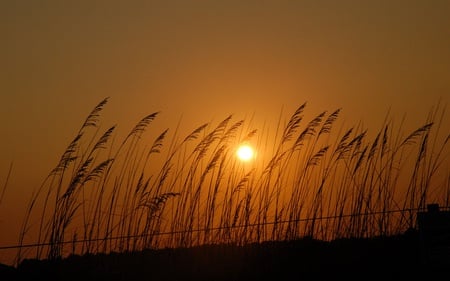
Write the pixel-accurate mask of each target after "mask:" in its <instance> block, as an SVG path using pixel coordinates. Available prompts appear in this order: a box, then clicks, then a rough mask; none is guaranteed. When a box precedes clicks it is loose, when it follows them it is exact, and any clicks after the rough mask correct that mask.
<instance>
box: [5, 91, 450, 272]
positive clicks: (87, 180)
mask: <svg viewBox="0 0 450 281" xmlns="http://www.w3.org/2000/svg"><path fill="white" fill-rule="evenodd" d="M107 103H108V98H106V99H104V100H102V101H101V102H100V103H99V104H98V105H97V106H95V107H94V109H93V110H92V111H91V112H90V114H89V115H88V116H87V118H86V119H85V121H84V122H83V124H82V126H81V127H80V129H79V131H78V132H77V133H76V134H75V137H74V139H73V141H72V142H71V143H69V145H68V146H67V148H66V150H65V151H64V152H63V153H62V156H61V158H60V160H59V162H58V163H57V165H56V166H55V168H54V169H53V170H52V171H51V172H50V173H49V175H48V176H47V177H46V179H45V180H44V181H43V183H42V185H41V186H40V187H39V188H38V189H37V190H35V192H34V193H33V194H32V197H31V199H30V201H29V205H28V207H27V209H26V213H25V216H24V220H23V224H22V227H21V231H20V234H19V245H22V246H24V245H25V244H28V243H30V242H28V241H33V243H35V244H36V245H38V246H37V247H34V248H31V250H30V249H28V250H27V251H24V250H23V249H22V248H19V250H18V253H17V258H16V264H20V262H21V261H23V260H24V258H28V257H32V258H35V259H37V260H41V259H48V260H59V259H60V258H62V257H67V256H68V255H91V254H105V253H127V252H135V251H142V250H146V249H165V248H173V249H177V248H192V247H199V246H202V245H214V244H229V245H230V244H231V245H236V246H245V245H252V243H257V244H258V243H264V242H268V241H284V242H287V241H295V240H299V239H304V238H309V239H314V240H320V241H332V240H338V239H349V238H374V237H388V236H395V235H398V234H401V233H405V232H406V231H407V230H408V229H414V228H416V227H417V225H416V213H417V211H418V210H425V209H426V205H427V204H428V203H429V202H435V203H438V204H440V205H441V206H448V202H449V198H450V180H448V179H449V178H450V174H449V172H448V169H447V168H448V166H445V163H446V162H445V161H448V156H449V139H450V135H446V136H444V138H442V137H441V134H442V132H440V129H441V125H442V122H444V116H445V108H443V107H442V106H441V105H440V104H438V106H437V107H436V108H434V109H432V111H431V112H430V115H429V117H428V119H427V121H426V122H425V123H424V124H422V125H421V126H419V127H418V128H417V129H415V130H413V131H412V132H409V133H407V134H406V135H403V134H404V132H403V131H402V128H401V125H400V126H399V127H396V124H394V122H393V121H391V120H389V119H386V121H385V123H384V124H383V126H382V128H381V129H380V130H379V131H378V132H377V134H376V135H375V137H374V138H373V139H370V138H369V136H368V133H367V130H366V129H365V128H361V127H359V126H354V127H350V128H342V127H341V129H339V130H337V131H336V130H335V127H337V123H338V122H339V114H340V112H341V109H337V110H334V111H332V112H331V113H329V112H328V111H323V112H320V113H319V114H317V115H316V116H315V117H314V118H312V119H311V120H306V121H305V120H304V119H305V117H304V116H305V110H306V109H307V104H306V103H304V104H302V105H300V106H299V107H298V108H297V110H296V111H295V112H294V113H293V114H292V115H291V116H290V117H289V119H288V121H287V122H286V124H282V122H281V118H280V121H279V122H278V127H277V128H276V133H275V135H274V139H270V137H269V136H268V135H263V134H261V135H259V134H258V133H259V132H258V131H257V130H255V129H251V128H250V127H249V126H248V125H247V124H248V123H247V120H237V121H234V120H233V116H232V115H230V116H227V117H226V118H225V119H223V120H222V121H221V122H219V123H218V124H209V123H205V124H202V125H200V126H198V127H197V128H195V129H194V130H193V131H192V132H191V133H190V134H188V135H186V136H184V137H182V138H180V139H179V138H177V137H176V136H177V132H175V134H174V138H173V139H172V140H168V129H166V130H163V131H162V132H161V133H160V134H159V135H158V136H157V137H156V138H155V139H154V140H153V141H150V142H148V141H147V140H145V139H144V138H143V136H144V133H145V132H146V131H147V130H149V127H150V126H151V123H152V121H153V120H155V119H156V118H158V116H159V112H155V113H151V114H149V115H147V116H145V117H144V118H142V119H141V120H140V121H139V122H138V123H137V124H136V125H135V126H134V127H133V128H132V130H131V131H130V132H129V134H128V135H126V137H125V138H124V140H123V141H122V142H120V143H119V146H118V147H117V148H114V147H113V144H114V142H113V140H115V138H114V137H115V126H112V127H110V128H108V129H107V130H106V131H104V132H103V133H102V132H99V128H100V126H99V123H100V117H101V111H102V110H103V108H104V107H105V106H106V104H107ZM263 132H264V131H263ZM248 141H252V142H253V143H255V144H256V145H255V146H256V147H257V149H258V150H259V151H264V152H265V153H264V154H265V155H266V156H265V157H264V158H261V159H258V161H254V163H251V164H249V165H248V166H246V167H244V166H243V164H242V163H240V162H239V161H238V160H237V159H236V157H235V155H234V151H235V148H236V146H237V145H238V144H239V143H243V142H248ZM167 142H169V143H168V144H167ZM149 143H150V144H149ZM158 155H159V156H158ZM267 155H268V156H267ZM156 156H158V157H156ZM161 159H163V160H162V161H161ZM446 169H447V170H446ZM436 178H438V179H439V180H440V179H441V178H445V179H447V180H446V181H444V182H439V184H434V183H435V179H436ZM3 190H5V188H3ZM36 216H37V220H38V223H37V224H36V223H35V220H36ZM24 249H25V248H24Z"/></svg>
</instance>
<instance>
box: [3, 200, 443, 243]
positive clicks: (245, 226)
mask: <svg viewBox="0 0 450 281" xmlns="http://www.w3.org/2000/svg"><path fill="white" fill-rule="evenodd" d="M439 209H440V210H442V211H450V206H444V207H442V206H440V207H439ZM424 211H426V209H417V208H416V209H402V210H390V211H379V212H365V213H359V214H347V215H339V216H338V215H336V216H324V217H316V218H302V219H296V220H282V221H271V222H262V223H252V224H245V225H234V226H220V227H211V228H199V229H192V230H184V231H181V230H180V231H167V232H156V233H148V234H140V235H122V236H111V237H103V238H91V239H73V240H66V241H60V242H57V244H61V245H64V244H72V245H75V244H79V243H86V242H98V241H114V240H123V239H133V238H145V237H149V236H164V235H176V234H183V233H196V232H205V231H220V230H225V229H239V228H249V227H258V226H266V225H275V224H287V223H295V222H306V221H312V220H316V221H317V220H330V219H338V218H349V217H365V216H374V215H380V214H390V213H404V212H424ZM54 244H55V243H54V242H52V243H50V242H46V243H29V244H22V245H6V246H0V250H7V249H19V248H33V247H42V246H51V245H54Z"/></svg>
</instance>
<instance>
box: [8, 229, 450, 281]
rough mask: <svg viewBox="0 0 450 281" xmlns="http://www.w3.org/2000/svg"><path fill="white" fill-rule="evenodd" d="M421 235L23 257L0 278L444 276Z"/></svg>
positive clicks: (443, 265)
mask: <svg viewBox="0 0 450 281" xmlns="http://www.w3.org/2000/svg"><path fill="white" fill-rule="evenodd" d="M426 251H427V250H426V249H424V248H423V243H421V239H420V235H419V233H418V232H417V231H409V232H407V233H405V234H402V235H396V236H390V237H375V238H365V239H337V240H333V241H329V242H326V241H320V240H315V239H308V238H303V239H299V240H295V241H277V242H263V243H254V244H248V245H244V246H236V245H203V246H198V247H192V248H177V249H158V250H156V249H155V250H152V249H148V250H143V251H138V252H126V253H109V254H96V255H92V254H85V255H83V256H79V255H72V256H69V257H67V258H64V259H58V260H35V259H25V260H23V261H22V262H21V263H20V264H19V265H18V266H17V268H12V267H10V268H8V267H3V268H2V269H0V270H1V274H2V275H1V276H0V277H1V278H0V279H1V280H84V281H86V280H196V281H198V280H261V279H264V280H305V279H306V280H308V279H312V278H314V279H316V278H335V277H342V278H346V279H356V278H358V279H359V278H360V280H367V279H371V280H380V279H381V278H383V279H385V278H388V279H390V278H394V279H396V280H408V279H415V278H417V277H419V276H420V277H432V276H441V274H444V275H447V274H448V273H450V267H449V260H448V259H447V258H448V256H447V257H444V259H442V260H439V259H434V260H431V259H429V258H428V256H426V253H427V252H426Z"/></svg>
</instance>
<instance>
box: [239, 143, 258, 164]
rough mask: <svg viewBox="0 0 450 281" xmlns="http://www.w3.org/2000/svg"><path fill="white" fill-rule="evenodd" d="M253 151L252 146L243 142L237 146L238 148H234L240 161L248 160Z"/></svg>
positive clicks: (251, 156)
mask: <svg viewBox="0 0 450 281" xmlns="http://www.w3.org/2000/svg"><path fill="white" fill-rule="evenodd" d="M254 154H255V153H254V152H253V148H252V147H251V146H249V145H247V144H243V145H241V146H239V147H238V149H237V150H236V156H237V157H238V158H239V159H240V160H241V161H249V160H251V159H252V158H253V155H254Z"/></svg>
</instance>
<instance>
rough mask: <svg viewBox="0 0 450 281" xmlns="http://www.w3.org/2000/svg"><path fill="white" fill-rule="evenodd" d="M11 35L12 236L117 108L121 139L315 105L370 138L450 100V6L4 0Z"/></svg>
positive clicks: (1, 237)
mask: <svg viewBox="0 0 450 281" xmlns="http://www.w3.org/2000/svg"><path fill="white" fill-rule="evenodd" d="M0 34H1V38H2V43H1V44H0V61H1V63H0V105H1V106H0V131H1V138H0V184H1V185H0V186H2V185H3V183H4V182H5V179H6V176H7V173H8V169H9V166H10V165H11V163H13V170H12V172H11V177H10V180H9V183H8V189H7V191H6V193H5V196H4V199H3V202H1V203H0V229H4V228H5V227H8V228H10V229H12V230H16V229H17V230H18V228H17V225H18V223H17V221H19V220H21V219H22V217H23V214H24V206H25V204H26V202H27V200H28V199H29V196H30V193H31V192H32V191H33V190H34V189H35V188H37V187H38V186H39V184H40V183H41V182H42V180H43V179H44V177H45V176H46V175H47V174H48V172H49V171H50V170H51V169H52V168H53V167H54V166H55V165H56V163H57V161H58V160H59V157H60V155H61V153H62V152H63V151H64V149H65V147H66V146H67V144H68V143H69V142H70V141H71V139H72V138H73V137H74V135H75V133H76V131H77V130H78V128H79V127H80V126H81V124H82V122H83V121H84V118H85V117H86V116H87V114H88V113H89V112H90V111H91V109H92V108H93V107H94V106H95V105H96V104H97V103H98V102H100V101H101V100H103V99H104V98H105V97H109V101H108V104H107V106H106V107H105V109H104V112H102V116H101V123H102V124H104V125H102V126H104V128H107V127H108V126H111V125H114V124H117V125H118V131H119V132H128V130H129V129H131V128H132V126H134V124H135V123H136V122H137V121H139V120H140V119H141V118H142V117H143V116H145V115H147V114H149V113H152V112H156V111H159V112H160V115H159V116H158V119H157V120H155V125H154V126H155V130H156V131H160V130H162V129H163V128H165V127H169V128H174V127H176V126H177V124H178V122H181V125H180V126H181V127H184V128H187V130H191V129H193V128H195V127H196V126H198V125H200V124H202V123H204V122H209V121H218V120H222V119H223V118H225V117H226V116H228V115H229V114H233V115H235V116H236V119H237V118H240V117H244V118H246V117H248V116H255V117H254V118H255V120H263V121H267V122H272V121H274V120H275V119H276V118H278V116H279V115H280V111H281V110H282V112H286V113H287V114H289V113H290V112H293V111H294V110H295V109H296V108H297V107H298V106H299V105H301V104H302V103H304V102H307V104H308V107H307V108H308V110H309V112H311V114H313V115H314V114H315V113H319V112H321V111H323V110H330V111H331V110H335V109H337V108H342V118H343V119H344V120H345V122H347V123H349V124H355V123H358V122H362V124H364V126H365V127H367V128H369V133H375V132H376V131H377V130H378V129H379V127H380V126H381V124H382V122H383V120H384V118H385V116H386V114H387V113H388V112H390V114H391V115H393V116H395V118H398V119H401V118H402V116H406V122H405V126H406V127H407V128H417V127H419V126H420V125H422V124H423V123H424V122H425V119H426V115H427V114H428V112H429V111H430V109H431V108H432V107H433V106H434V105H436V104H437V103H438V102H439V101H441V102H442V104H444V105H445V104H447V103H448V101H449V98H450V51H449V50H450V1H448V0H433V1H420V0H405V1H401V0H393V1H384V0H379V1H347V0H344V1H324V0H316V1H301V0H299V1H293V0H289V1H285V0H277V1H262V0H261V1H253V0H240V1H234V0H230V1H218V0H216V1H214V0H210V1H197V0H195V1H184V0H183V1H182V0H178V1H172V0H170V1H135V0H132V1H118V0H109V1H97V0H90V1H65V0H41V1H31V0H30V1H26V0H19V1H0ZM180 120H181V121H180ZM370 130H372V131H370ZM443 130H444V131H447V132H449V131H450V126H449V125H448V123H447V124H444V128H443ZM1 232H2V233H0V242H1V244H14V243H15V242H16V239H17V237H16V236H17V235H16V233H17V232H15V231H11V232H8V233H7V232H3V231H1ZM0 262H1V261H0Z"/></svg>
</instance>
